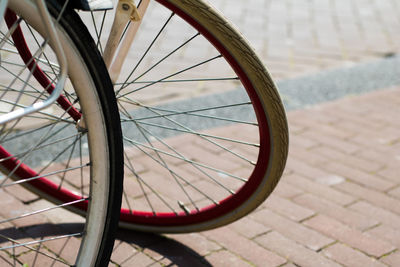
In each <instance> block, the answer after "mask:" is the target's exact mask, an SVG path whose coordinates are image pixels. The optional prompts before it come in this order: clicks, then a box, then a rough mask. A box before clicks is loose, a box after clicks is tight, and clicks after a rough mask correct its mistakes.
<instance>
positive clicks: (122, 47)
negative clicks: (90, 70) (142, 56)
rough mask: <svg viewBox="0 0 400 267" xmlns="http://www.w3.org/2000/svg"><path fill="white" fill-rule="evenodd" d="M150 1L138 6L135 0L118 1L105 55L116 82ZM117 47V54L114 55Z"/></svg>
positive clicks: (146, 0) (111, 75)
mask: <svg viewBox="0 0 400 267" xmlns="http://www.w3.org/2000/svg"><path fill="white" fill-rule="evenodd" d="M149 3H150V0H142V1H141V2H140V5H139V6H138V7H136V5H135V2H134V0H119V1H118V6H117V9H116V13H115V17H114V22H113V25H112V28H111V33H110V35H109V38H108V40H107V44H106V48H105V50H104V56H103V57H104V61H105V63H106V65H107V68H108V70H109V73H110V77H111V80H112V81H113V82H116V81H117V79H118V77H119V74H120V72H121V68H122V65H123V64H124V61H125V58H126V55H127V54H128V51H129V49H130V47H131V45H132V43H133V40H134V38H135V36H136V33H137V31H138V29H139V26H140V24H141V22H142V19H143V17H144V15H145V13H146V10H147V7H148V6H149ZM127 24H129V25H128V28H127V30H126V33H125V35H124V38H123V39H122V41H121V42H120V40H121V37H122V34H123V31H124V29H125V27H126V25H127ZM117 48H118V51H117V54H116V56H114V55H115V52H116V50H117Z"/></svg>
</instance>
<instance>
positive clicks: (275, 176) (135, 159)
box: [36, 0, 288, 233]
mask: <svg viewBox="0 0 400 267" xmlns="http://www.w3.org/2000/svg"><path fill="white" fill-rule="evenodd" d="M114 12H116V14H117V16H115V18H116V19H115V20H114V16H113V15H114ZM86 14H87V13H86ZM80 15H81V17H82V18H83V19H85V14H84V13H80ZM108 15H111V18H110V17H109V16H108ZM146 20H147V22H148V23H147V22H146ZM96 22H98V23H96ZM89 23H93V25H94V28H92V30H91V33H92V35H93V36H94V37H95V39H97V41H96V42H97V47H98V48H99V50H100V51H101V52H102V54H103V58H104V60H105V62H106V64H107V66H108V69H109V73H110V75H111V78H112V80H113V83H114V90H115V94H116V97H117V100H118V105H119V110H120V114H121V124H122V128H123V133H124V136H123V140H124V145H125V152H124V153H125V162H124V169H125V179H124V188H125V190H124V193H123V206H122V208H121V216H120V226H122V227H126V228H130V229H136V230H144V231H153V232H172V233H183V232H192V231H201V230H206V229H211V228H215V227H219V226H222V225H225V224H228V223H230V222H233V221H235V220H237V219H239V218H241V217H243V216H245V215H246V214H248V213H249V212H251V211H252V210H253V209H255V208H256V207H257V206H258V205H260V204H261V203H262V202H263V201H264V200H265V198H267V197H268V195H269V194H270V193H271V192H272V190H273V189H274V187H275V186H276V184H277V182H278V181H279V178H280V176H281V174H282V172H283V169H284V166H285V161H286V157H287V150H288V133H287V132H288V130H287V122H286V117H285V113H284V108H283V105H282V103H281V100H280V98H279V94H278V92H277V90H276V88H275V85H274V83H273V81H272V79H271V77H270V76H269V74H268V72H267V70H266V69H265V67H264V66H263V64H262V63H261V61H260V60H259V59H258V57H257V56H256V54H255V53H254V51H253V50H252V49H251V47H250V45H249V44H248V43H247V41H246V40H245V39H244V38H243V37H242V36H241V34H240V33H239V32H238V31H237V30H236V29H234V27H233V26H232V25H231V24H230V23H228V22H227V21H226V19H225V18H223V16H222V15H221V14H220V13H219V12H218V11H216V10H215V9H213V8H212V7H211V6H210V5H209V4H208V3H207V2H205V1H200V0H196V1H195V0H184V1H178V0H157V1H151V2H150V1H149V0H142V1H140V2H139V4H138V6H136V5H135V4H134V2H133V1H128V0H126V1H125V0H123V1H119V2H118V4H117V6H116V9H115V11H111V12H110V11H104V12H100V13H99V12H91V13H89V17H88V18H86V23H85V24H86V25H87V26H89ZM110 25H113V26H112V28H111V29H109V26H110ZM175 29H178V30H175ZM150 31H154V35H153V37H150V35H151V34H150ZM104 32H107V33H108V32H110V34H104ZM109 37H110V38H109ZM133 40H134V42H133ZM120 41H121V43H122V44H120ZM132 42H133V45H134V46H133V49H130V46H131V44H132ZM171 44H173V45H174V46H173V47H170V45H171ZM129 51H130V53H129ZM191 53H192V54H191ZM125 59H129V60H128V61H127V62H126V63H125V64H124V60H125ZM133 62H136V63H133ZM128 64H129V65H128ZM213 66H216V67H213ZM195 89H196V90H195ZM188 96H190V97H191V99H190V100H187V98H188ZM193 96H195V98H193ZM226 127H230V129H231V131H227V130H226V129H227V128H226ZM232 134H233V135H234V136H232ZM66 190H68V189H66ZM36 193H38V194H40V195H42V196H46V195H47V194H48V193H49V192H48V190H47V189H46V190H36ZM59 201H61V202H62V199H59ZM83 211H84V209H82V210H80V211H77V212H78V213H82V212H83Z"/></svg>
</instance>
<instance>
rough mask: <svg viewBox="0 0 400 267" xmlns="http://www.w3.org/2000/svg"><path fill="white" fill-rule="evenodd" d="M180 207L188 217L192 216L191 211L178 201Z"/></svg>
mask: <svg viewBox="0 0 400 267" xmlns="http://www.w3.org/2000/svg"><path fill="white" fill-rule="evenodd" d="M178 205H179V207H180V208H181V209H182V210H183V211H184V212H185V213H186V215H189V214H190V210H189V209H188V208H187V207H186V206H185V204H183V203H182V202H181V201H178Z"/></svg>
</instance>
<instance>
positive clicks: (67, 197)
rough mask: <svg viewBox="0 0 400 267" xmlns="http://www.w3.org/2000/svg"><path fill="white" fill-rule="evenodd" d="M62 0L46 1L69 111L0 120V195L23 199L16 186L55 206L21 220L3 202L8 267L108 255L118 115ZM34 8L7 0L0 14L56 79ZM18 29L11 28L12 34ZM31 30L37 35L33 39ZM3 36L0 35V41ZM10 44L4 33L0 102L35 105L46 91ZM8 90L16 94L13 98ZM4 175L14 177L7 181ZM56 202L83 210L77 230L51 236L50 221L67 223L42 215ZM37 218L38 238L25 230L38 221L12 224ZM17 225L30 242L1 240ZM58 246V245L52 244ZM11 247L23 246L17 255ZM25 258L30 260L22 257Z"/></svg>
mask: <svg viewBox="0 0 400 267" xmlns="http://www.w3.org/2000/svg"><path fill="white" fill-rule="evenodd" d="M62 4H63V3H60V2H58V1H54V0H49V1H47V6H48V9H49V11H50V13H51V14H52V16H53V17H54V18H60V19H59V21H58V23H57V32H58V33H59V37H60V39H61V40H62V44H63V48H64V51H65V53H66V56H67V60H68V66H69V68H68V74H69V85H68V86H67V87H66V89H65V91H64V97H65V99H68V100H69V101H70V102H69V103H70V108H68V109H67V110H66V109H65V107H63V106H62V105H60V104H59V103H55V104H53V105H52V106H51V109H47V110H45V111H40V112H37V113H34V114H32V115H28V116H26V117H23V118H22V119H18V120H16V121H12V122H10V123H8V124H6V125H2V126H1V127H2V128H1V135H0V140H1V141H0V168H1V170H2V172H3V174H4V176H3V177H2V178H3V180H2V183H1V187H2V190H1V191H2V194H3V195H4V196H12V197H10V199H13V198H23V196H21V195H19V194H18V192H19V191H18V190H16V191H14V190H12V189H13V188H15V187H19V186H21V185H22V186H24V187H25V188H27V189H29V190H31V191H33V192H35V193H37V194H39V195H40V196H43V197H44V198H45V199H47V200H50V201H51V202H53V203H55V205H52V204H50V203H47V202H46V203H45V204H43V205H46V208H44V209H39V210H32V211H30V212H29V213H24V214H18V215H19V216H23V217H18V216H16V217H12V216H11V215H10V213H7V210H9V208H5V207H2V210H1V212H0V214H1V217H2V218H6V219H4V220H1V226H2V238H3V239H2V243H7V242H12V243H13V244H14V245H12V246H9V247H8V246H7V245H3V246H2V248H1V251H0V252H1V253H3V252H6V253H4V254H1V258H2V259H5V260H6V261H8V262H10V261H11V262H13V263H14V265H15V264H21V265H23V264H28V265H29V266H34V265H35V266H37V265H42V264H44V263H43V262H40V260H44V262H45V264H49V261H51V262H52V263H53V264H54V263H56V264H67V265H77V266H105V265H107V264H108V260H109V257H110V255H111V252H112V247H113V242H114V232H115V230H116V227H117V224H118V215H119V208H120V204H121V193H122V171H123V167H122V164H121V162H122V160H123V158H122V142H121V138H122V136H121V129H120V125H119V123H118V122H119V114H118V109H117V105H116V102H115V96H114V94H113V91H112V83H111V81H110V80H109V76H108V73H107V70H106V68H105V66H104V63H103V61H102V60H101V56H100V55H99V54H98V52H97V50H96V47H95V45H94V43H93V40H92V39H91V37H90V34H89V33H88V32H87V30H86V29H85V27H84V25H83V23H82V22H81V20H80V19H79V16H77V15H76V13H74V12H73V11H72V10H70V9H68V8H66V9H64V8H63V5H62ZM35 11H37V10H36V7H35V5H34V4H33V3H32V2H30V1H14V0H11V1H9V10H8V11H7V13H6V15H5V17H6V21H8V23H11V25H13V23H14V22H15V23H17V24H18V25H19V26H21V25H22V26H23V28H24V29H23V30H24V33H23V37H24V38H25V37H28V36H29V38H30V39H29V47H30V48H33V49H32V50H33V51H39V52H38V53H34V57H32V56H31V58H32V59H34V60H33V61H36V62H37V66H40V68H41V69H42V70H44V73H45V74H46V76H47V77H48V78H49V80H50V81H52V82H53V81H54V80H55V79H56V78H57V75H56V71H57V66H56V64H55V63H54V62H52V61H51V60H55V57H54V53H53V54H52V51H51V49H50V48H49V47H48V46H47V47H46V50H45V52H46V56H43V55H44V53H42V52H41V49H42V48H40V47H41V45H42V44H43V43H45V42H42V41H43V40H44V38H43V36H45V34H44V33H45V30H44V27H43V24H42V22H41V18H40V17H39V16H37V14H38V13H37V12H35ZM60 12H62V16H61V17H59V14H60ZM17 24H15V25H17ZM19 26H18V27H15V28H12V27H10V28H12V29H13V31H14V33H16V32H17V30H16V29H18V28H19ZM3 28H4V27H3ZM34 35H35V36H36V38H37V39H34V38H33V36H34ZM7 36H8V35H3V40H4V37H7ZM8 37H9V36H8ZM38 40H40V41H38ZM15 46H17V43H15V42H14V40H12V39H11V38H9V39H8V40H6V42H5V45H4V44H3V46H2V48H1V49H2V62H1V65H2V66H1V68H2V69H3V74H9V78H8V80H7V77H8V76H7V75H3V76H5V77H3V76H2V84H5V83H6V82H7V81H9V82H8V83H6V84H8V87H6V88H5V89H3V90H2V94H1V99H0V102H1V103H2V105H5V106H7V107H8V106H13V108H16V107H20V106H23V105H25V104H26V102H23V101H28V102H33V103H35V101H37V100H40V99H41V97H42V95H43V94H44V92H45V90H44V89H46V88H43V86H42V85H40V83H38V82H37V81H35V80H34V79H33V78H32V76H33V75H32V72H33V71H32V70H28V66H27V64H25V62H23V60H22V57H23V56H21V55H19V54H18V50H17V49H15ZM39 48H40V49H39ZM38 55H39V56H38ZM38 68H39V67H38ZM4 70H7V72H4ZM13 71H14V72H13ZM22 78H24V79H26V82H24V83H23V84H24V85H23V87H22V88H23V89H24V90H22V91H21V92H18V91H17V90H15V89H14V88H13V87H16V85H15V84H16V83H15V80H17V81H20V80H21V81H22V82H23V80H22ZM54 82H55V81H54ZM15 92H17V93H19V94H20V95H21V97H15V96H14V95H13V94H15ZM10 97H11V98H10ZM27 99H28V100H27ZM17 101H21V102H17ZM2 107H3V106H2ZM71 109H74V110H77V111H79V115H80V116H82V114H83V118H84V121H85V124H78V122H77V118H74V117H73V116H72V115H71V114H69V113H68V110H71ZM2 112H4V111H3V110H2ZM74 125H75V126H77V128H76V129H75V127H74ZM71 126H72V127H71ZM71 133H72V135H71ZM85 153H86V154H85ZM76 154H78V155H76ZM50 169H51V171H50ZM57 173H58V174H61V176H64V178H65V177H67V176H70V175H72V176H73V177H75V178H77V179H79V180H82V181H84V182H85V183H86V186H87V188H85V189H82V190H81V189H80V190H81V192H80V193H75V192H74V191H76V190H77V189H76V188H75V189H74V187H73V185H72V184H69V185H68V186H67V183H68V182H66V181H65V179H64V180H61V181H60V179H59V177H58V178H57V179H55V178H56V177H55V176H56V175H54V174H57ZM8 178H12V180H14V181H15V182H10V181H9V180H10V179H8ZM60 205H61V206H60ZM31 207H35V206H34V205H28V206H27V209H28V210H31ZM60 207H65V208H67V209H70V210H73V211H74V212H78V213H81V214H85V213H84V212H82V210H83V209H88V212H87V213H86V214H85V216H84V219H83V220H84V221H83V225H84V229H83V230H80V231H78V232H72V234H71V232H70V231H71V229H69V228H68V227H70V225H69V224H65V225H61V226H62V227H61V228H62V231H61V230H60V232H62V233H63V234H62V235H61V237H58V236H56V235H54V236H53V234H54V233H53V232H54V228H56V227H57V226H56V224H55V222H57V223H60V222H63V220H64V219H66V220H67V222H69V221H68V220H69V218H64V217H63V218H56V219H55V218H54V214H53V215H51V214H50V215H47V212H49V213H51V210H58V209H59V208H60ZM13 212H14V211H13ZM17 213H18V212H17ZM37 215H40V216H42V217H41V219H40V220H39V222H42V224H43V227H42V229H41V230H42V232H41V234H40V235H39V236H37V234H33V235H32V233H30V232H29V229H30V227H33V228H35V227H41V224H39V225H33V226H31V225H28V226H24V227H20V225H19V224H18V223H17V222H15V223H14V221H15V220H16V221H18V220H20V219H22V218H25V217H29V216H32V217H34V216H37ZM14 216H15V215H14ZM8 217H9V218H8ZM7 218H8V219H7ZM44 218H45V219H44ZM14 219H15V220H14ZM16 226H18V228H17V230H18V231H21V234H20V236H19V237H20V238H21V239H22V240H23V239H24V238H27V239H29V242H27V243H22V241H21V242H19V241H18V240H14V238H12V237H13V236H11V237H8V239H4V238H5V235H4V233H7V231H11V232H13V231H14V230H15V227H16ZM48 226H51V227H48ZM20 228H22V230H19V229H20ZM47 228H50V229H48V230H47ZM61 228H60V229H61ZM57 229H58V228H57ZM72 230H73V229H72ZM47 231H48V232H47ZM11 234H12V233H11ZM22 237H23V238H22ZM32 239H33V241H32ZM56 240H59V241H60V242H61V243H59V244H58V245H54V242H58V241H56ZM15 244H17V245H15ZM60 245H61V246H62V248H61V249H60V248H59V247H58V248H57V246H60ZM18 248H20V249H21V248H23V249H26V251H23V253H21V251H19V250H18ZM16 250H17V251H16ZM69 250H73V251H72V252H75V254H73V253H72V252H71V251H69ZM16 253H17V254H16ZM32 253H33V255H35V256H34V257H33V256H32ZM29 255H31V258H29ZM32 257H33V258H32ZM28 259H29V260H31V261H30V262H29V261H28V262H27V260H28Z"/></svg>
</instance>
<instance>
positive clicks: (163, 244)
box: [112, 229, 212, 267]
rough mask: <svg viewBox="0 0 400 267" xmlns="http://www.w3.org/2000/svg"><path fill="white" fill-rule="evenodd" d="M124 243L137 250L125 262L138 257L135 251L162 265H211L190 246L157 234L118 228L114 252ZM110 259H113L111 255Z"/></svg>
mask: <svg viewBox="0 0 400 267" xmlns="http://www.w3.org/2000/svg"><path fill="white" fill-rule="evenodd" d="M126 245H128V246H132V247H133V248H135V249H136V250H137V251H136V252H133V253H134V255H133V256H132V257H131V258H128V259H126V261H125V262H128V261H129V262H131V260H132V263H134V262H135V261H134V257H135V255H136V256H139V257H140V255H139V254H137V253H143V254H145V255H146V256H147V257H149V258H152V260H153V261H154V262H158V263H160V264H161V265H164V266H170V265H172V266H191V267H196V266H212V265H211V264H210V263H209V262H208V261H207V260H206V259H205V257H204V256H202V255H200V254H198V253H197V252H196V251H195V250H193V249H192V248H190V247H188V246H186V245H184V244H182V243H180V242H179V241H176V240H174V239H172V238H169V237H166V236H163V235H159V234H153V233H144V232H137V231H133V230H126V229H119V230H118V232H117V236H116V245H115V246H114V253H115V254H119V253H118V250H119V249H122V246H124V247H126ZM114 253H113V254H114ZM135 253H136V254H135ZM112 261H114V258H113V257H112ZM117 263H118V262H117ZM122 265H124V262H122ZM149 265H150V264H149ZM127 266H130V265H127ZM145 266H147V265H145ZM151 266H153V265H151Z"/></svg>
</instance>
